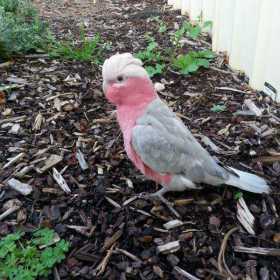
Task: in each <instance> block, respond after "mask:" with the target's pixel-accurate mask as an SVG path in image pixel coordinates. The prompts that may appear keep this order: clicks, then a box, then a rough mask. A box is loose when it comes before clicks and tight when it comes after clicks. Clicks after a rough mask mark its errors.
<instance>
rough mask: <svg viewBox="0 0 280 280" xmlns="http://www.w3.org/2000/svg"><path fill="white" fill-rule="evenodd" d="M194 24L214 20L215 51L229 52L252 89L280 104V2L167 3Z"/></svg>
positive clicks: (187, 0)
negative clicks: (185, 15) (197, 20)
mask: <svg viewBox="0 0 280 280" xmlns="http://www.w3.org/2000/svg"><path fill="white" fill-rule="evenodd" d="M168 4H169V5H172V6H173V8H174V9H180V10H181V12H182V14H188V15H189V17H190V19H191V20H196V19H197V18H198V17H201V18H202V19H203V20H204V21H206V20H211V21H212V22H213V28H212V32H211V35H212V48H213V50H214V51H215V52H220V51H222V52H226V53H227V55H228V57H229V64H230V65H231V67H232V68H233V69H236V70H240V71H244V72H245V73H246V75H247V76H248V77H249V81H250V85H251V86H252V87H253V88H255V89H258V90H263V91H264V92H265V93H267V94H268V95H270V96H271V97H272V98H273V99H274V100H276V101H278V102H280V1H279V0H168Z"/></svg>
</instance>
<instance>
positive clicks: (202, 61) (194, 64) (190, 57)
mask: <svg viewBox="0 0 280 280" xmlns="http://www.w3.org/2000/svg"><path fill="white" fill-rule="evenodd" d="M213 58H214V53H213V52H212V51H210V50H205V51H190V52H188V53H187V54H185V55H182V54H181V55H178V57H177V58H175V59H174V60H173V61H172V65H171V66H172V67H173V68H175V69H177V70H179V72H180V73H181V74H183V75H188V74H191V73H194V72H196V71H197V70H198V69H199V68H200V67H204V68H208V67H209V61H210V60H211V59H213Z"/></svg>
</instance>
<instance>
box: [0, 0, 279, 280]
mask: <svg viewBox="0 0 280 280" xmlns="http://www.w3.org/2000/svg"><path fill="white" fill-rule="evenodd" d="M36 2H37V5H38V7H39V8H40V9H41V11H42V12H41V13H42V15H43V16H44V19H45V20H47V21H49V22H50V27H51V28H52V29H53V30H54V32H55V33H56V34H57V36H58V37H64V35H65V36H66V34H67V32H69V31H71V32H72V33H73V34H74V35H75V34H76V35H77V36H78V34H79V24H81V23H83V24H84V26H85V27H86V31H87V32H88V34H93V33H95V32H99V33H100V34H101V35H102V37H103V38H104V39H105V40H108V41H111V42H112V48H111V49H110V50H109V51H108V53H107V55H108V56H110V55H112V54H114V53H116V52H117V51H119V52H125V51H129V52H136V51H138V50H139V49H141V48H142V49H143V48H144V47H145V46H146V43H145V36H144V35H145V33H146V32H151V33H152V34H154V37H155V38H156V39H157V40H158V42H160V43H161V46H163V47H164V46H166V47H167V46H168V45H169V44H170V43H169V41H168V39H167V38H168V37H167V35H166V34H165V35H163V36H161V35H159V34H157V28H156V23H155V22H151V21H149V20H148V19H149V18H151V17H154V16H160V17H161V18H162V19H163V20H164V22H165V23H166V24H167V25H168V32H171V31H172V30H174V23H175V22H178V23H179V22H181V21H182V17H181V16H180V15H179V13H178V12H174V11H170V10H169V9H168V8H166V9H163V7H164V1H160V0H157V1H143V2H141V3H139V1H132V0H129V1H120V0H119V1H112V2H110V3H109V2H104V3H105V4H104V3H103V5H101V6H99V8H98V9H94V8H92V10H90V12H84V10H82V9H83V7H85V6H87V5H85V3H84V5H82V6H81V7H80V8H81V10H79V5H77V3H76V4H75V5H74V4H73V3H74V1H70V0H69V1H65V3H62V4H60V5H58V6H56V7H55V8H54V7H53V6H48V5H52V3H53V1H49V2H48V1H44V3H40V1H36ZM42 2H43V1H42ZM72 2H73V3H72ZM85 2H86V1H85ZM46 5H47V6H46ZM71 5H72V6H71ZM73 5H74V6H73ZM91 5H93V4H91ZM71 7H72V9H70V8H71ZM73 7H74V8H73ZM87 7H91V6H90V4H89V5H88V6H87ZM59 9H60V10H59ZM67 9H68V10H69V11H70V10H71V13H76V16H73V14H71V16H72V17H71V18H69V17H62V16H59V15H60V14H63V13H64V12H65V11H67ZM44 11H45V15H44V13H43V12H44ZM47 11H48V13H46V12H47ZM52 12H53V14H52ZM65 13H66V14H67V12H65ZM205 47H209V38H207V37H205V38H203V39H199V40H198V41H196V42H194V45H193V46H192V48H205ZM154 81H155V82H161V83H162V84H164V86H165V89H164V90H163V91H162V92H160V93H159V95H160V96H161V97H162V98H163V99H165V100H166V102H167V103H168V104H169V105H170V106H171V107H172V108H173V109H174V111H175V112H177V113H179V116H180V117H181V118H182V120H183V121H184V122H185V123H186V124H187V125H188V126H189V127H190V129H191V130H192V132H193V134H195V135H196V136H197V137H198V139H199V140H200V141H201V143H202V144H203V145H204V146H205V147H207V149H208V150H209V151H210V153H211V154H212V155H213V156H216V157H217V158H218V159H219V160H220V161H221V162H223V163H225V164H228V165H231V166H234V167H237V168H239V169H243V170H245V171H251V172H253V171H254V172H255V173H257V174H259V175H261V176H263V177H265V178H267V179H268V181H269V182H270V183H271V185H272V190H273V191H272V193H271V195H266V196H262V195H254V194H249V193H243V198H244V201H245V204H246V205H247V206H248V208H249V210H248V211H250V212H251V214H252V216H253V217H254V219H255V222H254V226H251V227H250V226H249V229H248V228H247V229H246V228H245V227H244V221H243V222H240V219H238V217H237V216H238V215H237V213H238V209H239V208H240V207H241V206H242V205H241V206H240V203H241V202H240V200H239V202H238V199H237V197H238V196H239V195H240V194H239V193H238V190H236V189H234V188H230V187H224V188H214V187H209V186H206V188H205V189H203V190H201V191H188V192H184V193H175V194H168V195H167V196H166V197H167V198H168V199H169V200H170V201H172V202H174V205H175V208H176V210H177V211H178V212H179V213H180V215H181V217H182V219H181V221H182V223H180V222H178V221H177V222H176V221H175V222H174V220H175V218H174V217H173V216H172V214H171V213H170V212H169V210H168V209H166V208H165V207H164V206H163V205H161V204H153V203H152V202H149V201H145V200H141V199H137V194H139V193H140V192H143V191H148V192H154V191H155V190H157V189H158V188H159V186H156V184H155V183H153V182H150V181H148V180H145V178H144V177H143V176H142V175H141V174H139V173H138V171H137V170H136V169H135V168H134V167H133V165H132V164H131V163H130V161H129V160H128V159H127V157H126V154H125V152H124V148H123V143H122V137H121V134H120V130H119V128H118V125H117V123H116V120H115V114H114V107H112V106H111V105H110V104H108V103H107V102H106V100H105V98H104V96H103V93H102V78H101V67H99V66H95V65H91V64H90V63H81V62H67V61H61V60H54V59H50V58H48V57H47V56H44V55H30V56H26V57H23V58H20V59H17V60H15V61H13V62H12V63H11V64H10V65H8V66H7V65H6V66H4V65H0V82H1V83H2V84H5V85H11V84H13V85H14V87H13V88H12V89H11V90H10V92H9V93H8V94H6V96H5V97H4V98H5V100H4V101H3V100H2V103H3V104H2V105H1V106H2V107H1V109H0V110H1V117H0V139H1V140H0V141H1V142H0V143H1V149H0V167H1V170H0V207H2V206H3V204H4V203H6V202H7V201H9V200H12V201H13V202H14V203H16V204H17V205H19V206H20V207H19V209H18V208H17V211H15V212H13V213H12V214H10V215H8V216H6V217H1V214H2V213H3V212H4V211H5V209H4V208H2V209H1V208H0V209H1V210H0V217H1V218H0V237H3V236H5V235H7V234H9V233H11V232H14V231H15V230H16V229H17V228H21V229H22V230H24V231H27V232H28V231H31V230H33V229H34V228H37V227H38V226H46V227H50V228H53V229H54V230H55V231H56V232H57V233H58V234H59V236H60V237H61V238H64V239H66V240H68V241H69V242H70V243H71V251H70V253H69V254H68V256H67V259H66V260H65V261H64V262H62V263H61V264H60V265H58V266H57V267H56V268H55V269H54V271H53V274H51V275H50V277H49V279H174V278H175V279H197V278H199V279H229V278H227V277H229V276H230V275H231V277H232V279H234V278H233V276H235V277H236V279H245V277H248V278H246V279H280V219H279V203H280V197H279V191H278V188H279V178H280V137H279V127H280V107H279V105H277V104H275V103H273V102H272V101H271V100H270V99H269V98H268V97H265V96H264V95H263V94H262V93H260V92H255V91H254V90H253V89H251V88H250V87H249V86H248V83H247V79H246V77H245V76H244V75H242V74H240V73H236V72H234V71H232V70H230V69H229V67H228V66H227V64H226V57H224V56H223V55H219V56H218V57H217V58H216V60H215V61H214V62H213V63H211V67H210V68H209V69H204V70H200V71H198V72H197V73H196V74H194V75H192V76H182V75H178V74H176V73H173V72H170V71H168V72H167V73H166V74H165V75H164V76H162V77H157V78H155V79H154ZM245 100H249V101H250V104H251V103H254V104H255V105H256V106H257V107H258V108H260V109H264V110H263V111H262V113H261V115H260V116H256V114H254V113H253V112H248V110H246V107H245V106H244V101H245ZM0 101H1V100H0ZM245 103H246V101H245ZM217 104H225V105H226V109H225V111H223V112H219V113H218V112H216V113H215V112H213V110H211V108H212V107H213V106H214V105H217ZM210 139H211V140H210ZM83 159H84V161H83ZM53 168H55V169H56V170H57V171H59V172H60V174H61V175H62V176H63V178H64V180H65V182H66V183H67V185H68V188H69V190H70V191H69V190H68V191H67V188H66V189H64V190H63V189H62V188H61V186H60V185H61V181H59V179H58V181H56V180H55V176H54V174H53V172H55V171H54V170H53ZM12 178H15V179H16V180H19V181H20V182H22V183H27V184H28V185H30V186H32V193H30V194H29V195H23V194H20V193H19V192H17V191H15V190H13V189H12V188H11V187H9V183H8V182H9V180H11V179H12ZM60 180H61V178H60ZM59 182H60V184H59ZM243 206H244V205H243ZM248 211H247V212H246V213H248ZM239 213H240V212H239ZM242 213H243V212H242ZM243 214H244V213H243ZM239 215H241V216H242V214H239ZM244 215H245V214H244ZM247 215H248V214H247ZM242 217H243V216H242ZM242 217H241V218H242ZM247 217H248V216H247ZM243 218H244V217H243ZM169 221H173V222H172V223H171V228H170V223H168V224H167V222H169ZM241 223H242V225H241ZM172 226H174V228H172ZM235 228H236V229H235ZM232 229H234V230H233V231H231V230H232ZM250 230H252V231H251V232H250ZM227 238H228V242H224V243H223V240H224V241H226V240H227ZM176 241H178V242H176ZM169 242H174V243H171V244H169V245H170V246H171V249H170V250H168V249H166V248H165V246H164V247H161V246H162V245H165V244H167V243H169ZM260 247H263V248H270V249H274V250H260ZM162 248H163V249H162ZM244 248H245V249H244ZM248 248H253V251H252V249H251V251H250V249H248ZM161 250H164V252H161ZM165 250H166V251H165ZM242 250H243V252H240V251H242ZM244 251H245V252H244ZM219 253H220V258H219ZM223 253H224V256H225V257H224V260H223V258H222V256H223ZM261 253H263V254H261ZM225 263H226V265H225ZM186 272H187V273H189V274H191V275H190V276H186ZM188 277H189V278H188ZM191 277H197V278H191Z"/></svg>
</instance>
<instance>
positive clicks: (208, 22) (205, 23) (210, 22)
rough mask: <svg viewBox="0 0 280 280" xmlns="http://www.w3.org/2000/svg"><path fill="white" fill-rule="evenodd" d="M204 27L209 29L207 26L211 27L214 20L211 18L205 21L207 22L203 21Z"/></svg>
mask: <svg viewBox="0 0 280 280" xmlns="http://www.w3.org/2000/svg"><path fill="white" fill-rule="evenodd" d="M202 27H203V28H205V29H207V28H209V29H211V28H212V27H213V21H211V20H207V21H205V22H204V23H203V26H202Z"/></svg>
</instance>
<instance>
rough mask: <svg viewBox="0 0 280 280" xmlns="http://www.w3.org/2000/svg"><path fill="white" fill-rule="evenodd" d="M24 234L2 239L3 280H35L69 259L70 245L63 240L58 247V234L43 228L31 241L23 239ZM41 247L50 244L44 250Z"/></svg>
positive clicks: (1, 268)
mask: <svg viewBox="0 0 280 280" xmlns="http://www.w3.org/2000/svg"><path fill="white" fill-rule="evenodd" d="M22 236H23V233H15V234H9V235H7V236H6V237H5V238H3V239H2V240H0V250H1V262H0V279H16V280H29V279H30V280H35V279H37V278H38V277H39V278H38V279H41V277H40V276H47V275H48V274H49V272H50V271H51V269H52V267H53V266H54V265H55V264H56V263H58V262H61V261H62V260H63V259H64V258H65V253H66V252H67V251H68V250H69V243H68V242H66V241H65V240H60V241H59V242H58V243H56V244H54V245H50V243H51V242H52V241H53V237H54V231H53V230H50V229H47V228H46V229H39V230H37V231H35V232H33V233H32V238H31V240H29V239H28V240H21V237H22ZM39 245H47V246H49V247H46V248H45V249H43V250H40V249H39V248H38V246H39Z"/></svg>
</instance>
